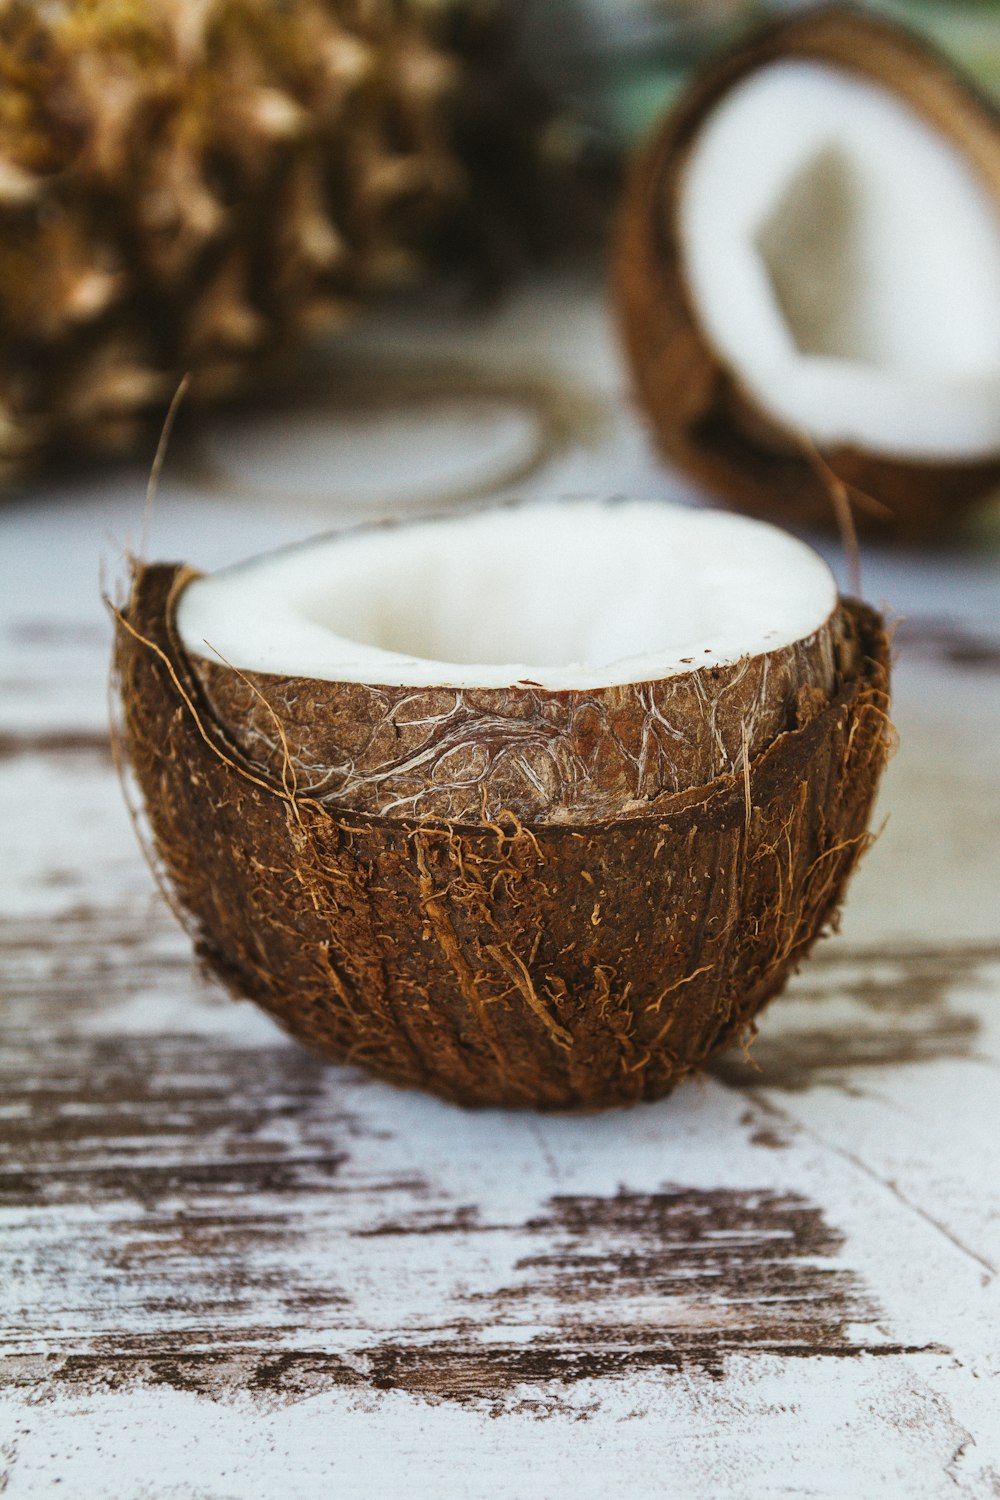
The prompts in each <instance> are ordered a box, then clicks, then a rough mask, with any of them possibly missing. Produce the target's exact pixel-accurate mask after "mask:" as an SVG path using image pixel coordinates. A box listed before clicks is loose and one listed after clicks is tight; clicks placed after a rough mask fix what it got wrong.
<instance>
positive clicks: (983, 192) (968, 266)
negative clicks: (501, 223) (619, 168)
mask: <svg viewBox="0 0 1000 1500" xmlns="http://www.w3.org/2000/svg"><path fill="white" fill-rule="evenodd" d="M617 289H618V302H619V308H620V312H621V320H622V327H623V332H624V339H625V344H626V348H627V350H628V353H629V356H630V359H631V364H632V368H633V372H634V377H635V381H636V385H637V388H638V392H639V395H640V397H641V399H642V401H643V403H644V405H645V408H646V410H647V412H648V414H649V416H650V418H651V421H652V425H653V428H654V431H655V433H656V435H657V436H658V438H659V440H660V443H661V445H662V447H663V448H664V450H665V452H666V453H667V454H668V456H669V457H670V458H672V459H673V460H675V461H677V462H679V463H680V464H681V465H682V466H683V467H685V468H686V469H688V470H689V471H690V472H691V473H692V474H693V475H694V476H695V477H696V478H698V479H699V480H701V481H702V482H703V483H705V484H707V485H708V486H709V487H710V488H712V489H714V490H715V491H717V492H718V493H719V494H721V495H723V496H725V497H726V498H728V499H729V500H731V501H733V502H735V503H737V504H739V505H740V506H741V507H744V508H746V509H748V510H751V511H753V512H756V513H759V514H763V515H769V516H773V517H775V518H778V519H782V520H785V521H793V522H800V523H813V522H817V521H819V522H826V523H827V524H830V523H831V522H832V521H833V519H834V514H835V512H834V508H833V505H832V503H831V499H830V495H829V482H828V480H827V481H824V476H823V473H822V469H823V465H822V464H820V463H818V462H817V461H816V455H817V453H818V454H821V455H822V457H823V459H824V460H825V462H826V464H827V465H828V466H829V468H830V469H832V471H833V472H834V474H836V475H837V476H839V477H840V478H841V479H843V480H844V481H845V482H846V483H847V484H848V485H849V486H851V487H853V488H854V489H856V490H858V491H860V492H861V496H860V497H859V504H860V508H859V512H858V514H859V519H860V520H861V522H862V523H863V524H869V525H872V526H881V527H883V528H891V529H893V530H895V531H896V532H897V533H898V534H900V535H904V536H905V535H910V536H920V535H922V534H927V533H929V532H932V531H934V530H936V529H938V528H939V527H941V526H942V525H945V524H946V523H947V522H949V521H950V520H952V519H953V518H954V514H955V512H956V509H958V508H960V507H961V506H962V505H964V504H967V503H970V502H972V501H974V500H976V499H978V498H980V497H982V496H983V495H984V494H985V493H987V492H988V491H989V490H991V489H992V488H993V487H994V486H995V485H996V484H997V483H998V482H1000V125H998V121H997V118H996V116H995V114H994V113H993V111H992V110H991V109H990V107H989V106H988V105H986V104H985V103H984V102H983V101H981V100H980V99H979V98H978V97H977V96H976V95H975V94H974V93H973V92H972V90H971V88H970V87H969V86H967V85H966V84H965V83H963V82H962V81H961V80H959V79H958V78H956V76H955V75H954V74H953V73H952V72H951V71H949V70H948V69H947V67H946V66H945V65H944V64H943V63H942V62H941V61H940V60H939V59H938V58H937V57H935V56H934V55H933V54H932V53H930V52H929V51H928V50H927V49H926V48H925V47H924V46H923V45H921V44H919V43H917V42H916V41H914V40H913V39H912V38H911V37H910V36H909V35H907V34H906V33H904V32H902V31H900V30H898V29H897V28H895V27H893V26H891V25H889V24H887V23H885V22H882V21H876V20H873V19H872V18H871V17H869V16H865V15H862V14H861V13H859V12H856V11H853V10H850V9H843V8H840V7H836V8H833V9H828V10H822V11H819V12H813V13H810V14H809V15H806V16H804V17H797V18H793V19H791V20H790V21H786V22H784V23H783V24H780V25H778V26H776V27H772V28H770V29H768V30H766V31H764V32H762V33H759V34H758V35H757V36H756V37H754V38H753V39H752V40H751V41H750V42H749V43H748V44H746V45H745V46H744V47H743V48H741V49H740V50H739V51H738V52H736V53H735V54H733V55H731V56H730V57H728V58H726V59H724V60H723V61H721V62H718V63H716V64H715V65H713V66H712V67H711V68H710V70H709V71H708V72H707V73H705V74H704V75H703V76H702V77H701V78H700V79H699V80H698V81H697V82H696V83H695V84H694V85H693V86H692V88H691V90H690V91H689V92H688V94H687V95H686V96H685V98H684V99H683V100H682V102H681V103H680V105H679V106H678V108H677V109H676V111H675V112H674V113H673V114H672V115H671V116H670V118H669V119H668V120H667V121H666V122H665V123H664V125H663V126H662V127H661V128H660V129H659V130H658V131H657V132H656V133H655V134H654V137H653V139H652V141H651V142H650V144H649V146H648V147H647V149H646V150H645V152H644V153H643V154H642V156H641V158H640V159H639V161H638V162H637V165H636V169H635V172H634V175H633V179H632V183H631V187H630V190H629V192H628V193H627V195H626V201H625V204H624V207H623V211H622V218H621V224H620V236H619V256H618V269H617ZM865 497H868V498H869V499H870V500H873V501H874V502H876V503H875V505H874V506H872V505H866V500H865Z"/></svg>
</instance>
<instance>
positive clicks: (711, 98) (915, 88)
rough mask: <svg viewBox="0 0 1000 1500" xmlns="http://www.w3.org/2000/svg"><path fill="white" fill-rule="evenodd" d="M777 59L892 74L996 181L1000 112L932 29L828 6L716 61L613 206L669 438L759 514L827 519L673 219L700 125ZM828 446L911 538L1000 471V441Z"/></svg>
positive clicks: (734, 499) (624, 325) (672, 454)
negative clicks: (952, 447) (968, 445)
mask: <svg viewBox="0 0 1000 1500" xmlns="http://www.w3.org/2000/svg"><path fill="white" fill-rule="evenodd" d="M783 59H798V60H808V61H813V62H819V63H826V64H830V65H832V66H835V67H840V68H843V69H845V70H847V71H849V72H851V73H853V74H855V75H857V76H858V77H861V78H863V79H867V80H868V81H870V82H872V83H876V84H881V85H882V86H884V87H886V88H888V89H890V90H891V91H892V92H893V93H894V94H896V96H897V97H898V98H899V99H900V100H901V101H902V102H903V103H905V104H908V105H910V106H911V107H912V108H913V109H915V110H916V111H917V112H918V113H919V114H921V115H922V116H923V117H924V119H926V120H927V121H928V122H929V123H930V124H932V125H934V126H936V127H937V128H938V129H939V130H941V131H942V133H944V134H945V135H947V136H948V137H949V138H950V139H951V140H953V141H955V142H956V143H957V144H958V145H959V146H960V147H961V149H962V151H963V152H964V153H965V155H966V156H967V158H968V161H969V164H970V166H971V167H972V168H973V169H974V170H975V171H976V172H977V173H978V174H979V176H980V178H981V179H982V181H983V182H984V184H985V185H986V187H987V188H988V190H989V191H990V193H991V194H993V195H994V196H1000V118H998V115H997V112H996V111H995V110H994V109H993V107H992V106H991V105H990V104H989V103H988V102H987V101H986V100H985V99H984V98H982V97H981V96H980V95H979V94H978V93H977V92H976V91H975V89H974V88H973V86H972V85H971V84H970V83H968V82H967V81H966V80H965V79H963V78H961V77H959V76H958V75H957V74H956V73H955V72H954V71H953V70H952V69H951V68H950V67H949V65H948V64H947V63H946V62H945V61H944V60H943V59H942V58H941V57H940V56H939V55H938V54H937V53H935V52H934V51H933V50H932V49H930V48H929V47H928V46H927V45H926V44H925V43H924V42H922V41H918V40H917V39H916V38H915V37H913V36H911V35H910V34H909V33H908V32H906V31H904V30H901V29H900V28H899V27H897V26H895V25H893V24H891V23H890V22H887V21H883V20H878V19H876V18H875V17H873V16H871V15H867V14H865V13H863V12H861V11H859V10H855V9H853V8H851V7H849V6H833V7H830V8H827V9H822V10H819V11H812V12H808V13H806V14H805V15H799V16H793V17H791V18H790V19H788V20H785V21H782V22H779V23H778V24H776V25H771V26H768V27H766V28H765V29H763V30H761V31H759V32H758V33H756V34H755V35H754V36H753V37H751V39H750V40H749V41H747V42H746V43H745V44H744V45H742V46H741V47H739V48H737V49H736V50H735V51H733V52H731V53H730V54H729V55H728V56H726V57H723V58H722V59H720V60H718V61H715V62H714V63H713V64H711V65H710V66H709V68H708V69H707V70H706V71H705V72H703V73H702V74H701V75H700V76H699V77H698V78H697V79H696V80H695V82H694V83H693V84H692V85H691V87H690V88H689V89H688V91H687V92H686V93H685V95H684V97H683V99H682V100H681V102H680V103H679V104H678V105H677V107H676V108H675V109H674V110H673V112H672V113H671V114H670V115H669V116H668V117H667V119H666V120H665V121H664V122H663V123H662V125H661V126H660V127H659V128H658V129H656V130H655V131H654V132H653V135H652V137H651V139H650V140H649V142H648V144H647V145H646V146H645V147H644V149H643V150H642V151H641V152H640V154H639V155H638V157H637V158H636V161H635V164H634V167H633V169H632V172H631V174H630V180H629V183H628V186H627V189H626V192H625V195H624V199H623V203H622V207H621V211H620V215H619V222H618V233H617V252H616V257H615V269H614V289H615V299H616V303H617V308H618V314H619V322H620V327H621V333H622V338H623V341H624V345H625V349H626V351H627V354H628V358H629V361H630V365H631V370H632V375H633V379H634V382H635V387H636V391H637V394H638V397H639V399H640V401H641V403H642V405H643V407H644V410H645V412H646V415H647V417H648V419H649V421H650V424H651V427H652V431H653V434H654V436H655V438H656V440H657V442H658V444H659V446H660V448H661V449H662V451H663V453H664V455H665V456H666V457H667V458H668V459H670V460H671V461H672V462H673V463H676V464H677V465H679V467H681V468H682V469H684V470H686V471H687V472H688V473H689V474H690V475H691V476H692V477H693V478H694V479H695V480H697V481H698V482H699V483H700V484H703V485H704V486H705V487H706V488H707V489H708V490H710V491H712V492H714V493H715V494H717V495H719V496H720V497H722V498H724V499H725V500H726V501H727V502H728V503H729V504H731V505H733V506H736V507H738V508H739V509H741V510H744V511H747V512H748V513H750V514H751V515H756V516H764V517H767V518H768V519H771V520H774V521H778V522H781V523H783V524H785V525H790V526H795V527H802V526H814V525H819V526H826V527H832V526H834V525H835V524H836V517H835V514H834V510H833V507H832V505H831V500H830V489H829V484H828V482H827V479H826V476H824V475H823V473H822V472H821V471H820V470H819V469H818V468H817V465H816V464H815V461H814V453H813V452H811V451H810V449H811V445H810V444H809V442H808V440H804V439H803V436H802V435H801V434H799V433H797V432H796V431H794V430H792V429H790V428H788V427H786V426H784V425H783V424H782V423H781V422H779V421H777V420H776V419H775V418H774V417H773V416H772V415H771V414H769V413H768V412H767V411H766V410H765V409H764V408H763V407H762V406H761V405H760V403H759V402H758V401H757V400H756V399H755V398H754V396H752V395H751V394H750V393H749V392H748V391H747V390H746V389H744V388H743V386H742V385H741V383H740V381H739V380H738V378H737V377H736V376H735V375H734V374H733V373H732V372H731V371H730V370H729V369H727V368H726V366H725V365H724V364H723V362H722V360H721V359H720V356H719V355H718V354H717V352H716V351H715V349H714V348H713V347H712V345H711V344H710V343H709V341H708V338H707V336H706V334H705V332H704V329H703V328H702V326H701V323H700V322H699V319H698V316H697V310H696V307H695V303H694V299H693V297H692V294H691V292H690V289H689V287H688V286H687V284H686V280H685V274H684V266H683V257H682V253H681V246H680V239H679V234H678V208H677V206H678V201H679V192H680V186H681V182H682V178H683V174H684V171H685V167H686V164H687V161H688V158H689V155H690V152H691V148H692V145H693V142H694V140H695V138H696V136H697V135H698V132H699V130H700V128H701V126H702V125H703V124H704V123H705V121H706V120H707V118H708V116H709V114H710V113H711V111H712V110H713V109H714V107H715V106H716V105H717V104H718V103H719V101H720V100H721V99H722V97H723V96H724V95H725V94H726V93H727V92H728V91H729V90H730V89H731V88H732V87H733V86H734V85H736V84H737V83H739V82H741V81H742V80H743V79H744V78H746V77H747V76H748V75H749V74H750V73H753V72H755V71H756V70H757V69H758V68H762V67H765V66H767V65H768V64H769V63H773V62H777V61H780V60H783ZM822 456H823V459H824V461H825V463H826V464H827V465H828V466H829V468H830V469H831V470H832V471H833V472H834V474H836V475H837V476H838V478H839V479H840V480H841V481H843V483H844V484H845V485H846V486H847V488H848V490H849V492H850V493H851V497H852V499H853V500H854V501H855V503H856V520H857V524H858V526H859V528H860V529H862V530H864V531H866V532H868V533H871V534H880V535H883V536H895V537H897V538H899V539H901V540H907V541H920V540H923V539H925V538H927V537H930V536H933V535H934V534H935V533H938V532H940V531H941V530H943V529H944V528H946V527H947V526H949V525H952V524H954V522H955V520H956V518H957V517H958V516H959V515H960V514H961V512H962V511H963V510H965V509H967V508H968V507H970V506H971V505H973V504H974V503H975V502H977V501H979V500H982V499H983V498H984V497H985V496H987V495H988V494H989V493H990V492H991V491H992V490H994V489H995V488H996V487H997V486H998V485H1000V455H997V456H996V457H991V458H989V459H987V460H977V461H975V462H960V461H956V460H947V461H940V462H938V461H931V462H926V461H918V460H910V459H907V458H905V457H899V458H896V457H887V456H880V455H877V454H872V453H869V452H866V451H864V450H863V449H860V448H857V447H851V446H836V447H831V448H827V449H825V450H824V452H823V455H822Z"/></svg>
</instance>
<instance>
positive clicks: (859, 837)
mask: <svg viewBox="0 0 1000 1500" xmlns="http://www.w3.org/2000/svg"><path fill="white" fill-rule="evenodd" d="M117 667H118V673H119V677H120V681H121V691H122V703H123V731H124V741H125V745H126V747H127V750H128V754H129V758H130V761H131V765H132V767H133V769H134V772H135V775H136V777H137V779H138V783H139V786H140V788H141V791H142V794H143V797H144V799H145V805H146V812H147V815H148V821H149V825H150V828H151V831H152V838H153V843H154V846H155V851H156V855H157V858H158V862H159V864H160V865H161V866H162V870H163V873H164V875H165V876H166V879H167V880H168V882H169V884H170V885H171V886H172V887H173V890H174V893H175V894H176V897H177V901H178V903H179V906H180V908H182V909H183V911H184V912H185V913H186V914H187V917H188V918H189V919H190V922H191V925H192V930H193V934H194V937H195V941H196V944H197V948H198V951H199V953H200V954H201V955H202V957H203V958H204V959H205V961H206V962H207V963H208V965H209V966H210V967H211V968H212V969H213V970H214V971H215V972H216V973H217V974H219V975H220V976H221V977H222V978H223V979H224V980H225V981H226V982H227V983H228V984H229V985H230V986H231V988H233V989H234V990H235V991H237V992H238V993H240V994H244V995H249V996H251V997H252V998H254V999H256V1000H258V1001H259V1002H260V1003H261V1004H262V1005H264V1006H265V1007H266V1008H267V1009H268V1010H270V1011H271V1012H272V1013H273V1014H274V1015H276V1016H277V1017H278V1019H279V1020H280V1021H282V1022H283V1024H285V1025H286V1026H287V1027H288V1029H289V1030H291V1031H292V1032H293V1033H294V1034H295V1035H297V1036H299V1037H300V1038H302V1039H303V1040H304V1041H306V1042H308V1043H310V1044H311V1045H313V1046H316V1047H318V1048H319V1049H320V1050H321V1051H323V1052H324V1053H326V1054H327V1055H328V1056H331V1057H333V1058H335V1059H338V1060H354V1061H359V1062H363V1063H365V1064H366V1065H367V1066H369V1067H371V1068H373V1069H374V1070H375V1071H377V1072H379V1073H381V1074H382V1075H383V1076H386V1077H388V1078H391V1079H393V1080H395V1081H397V1082H401V1083H409V1084H416V1085H419V1086H421V1087H425V1088H428V1089H431V1090H433V1091H434V1092H436V1093H439V1094H442V1095H445V1096H446V1097H449V1098H453V1099H457V1100H460V1101H462V1102H465V1103H478V1104H506V1105H518V1104H531V1105H535V1106H538V1107H544V1108H591V1107H597V1106H602V1105H607V1104H613V1103H622V1102H628V1101H630V1100H634V1099H638V1098H653V1097H656V1096H658V1095H660V1094H662V1093H664V1092H666V1091H667V1089H669V1088H670V1086H671V1085H672V1084H673V1082H674V1081H675V1080H676V1079H677V1078H678V1077H681V1076H683V1075H684V1074H685V1073H687V1072H689V1071H691V1070H692V1069H693V1068H697V1067H699V1066H701V1065H702V1064H703V1063H704V1062H705V1060H706V1059H707V1058H708V1057H709V1056H710V1055H711V1053H712V1052H713V1051H714V1050H716V1048H717V1047H719V1046H722V1045H724V1044H725V1043H726V1042H729V1041H731V1040H733V1039H735V1038H736V1037H738V1036H739V1035H741V1034H742V1033H743V1032H744V1031H745V1030H746V1028H747V1026H748V1025H749V1024H750V1022H751V1020H752V1018H753V1016H754V1014H755V1013H756V1011H757V1010H758V1009H759V1008H760V1006H761V1005H762V1004H763V1003H764V1002H765V1000H767V999H768V998H769V997H770V996H771V995H772V994H773V993H774V992H775V991H776V990H777V989H778V988H780V986H781V984H782V983H783V982H784V980H785V978H786V976H787V974H788V972H789V971H790V969H791V968H792V967H793V966H794V965H795V964H796V963H797V962H798V960H799V959H800V958H801V957H802V956H803V954H804V953H805V952H806V950H807V949H808V947H809V946H810V944H811V943H812V941H813V940H814V938H815V937H816V936H817V934H818V933H819V931H820V930H821V928H822V926H823V925H824V923H825V922H826V921H827V920H828V919H829V918H830V916H831V914H832V913H833V911H834V910H835V908H836V905H837V902H838V900H839V898H840V895H841V892H842V888H843V885H844V881H845V880H846V877H847V875H848V873H849V871H850V870H851V868H852V867H853V865H854V863H855V861H856V859H857V857H858V855H859V854H860V852H861V850H862V849H863V848H864V846H865V844H866V841H867V833H866V828H867V820H868V815H869V811H870V807H871V802H872V798H873V796H874V791H875V786H876V783H877V780H878V776H879V773H880V771H881V768H882V764H883V762H884V759H885V754H886V746H887V719H886V709H887V685H888V678H887V647H886V641H885V637H884V634H883V632H882V629H881V626H880V623H879V621H878V620H877V618H876V617H875V616H874V615H872V614H871V613H870V612H868V611H866V610H865V609H864V608H863V607H861V606H859V605H853V604H850V603H844V602H842V601H840V600H838V598H837V596H836V591H835V588H834V585H833V582H832V579H831V577H830V574H829V572H828V570H827V569H826V567H825V565H824V564H823V563H822V562H821V560H820V559H819V558H818V557H816V556H815V555H814V554H813V553H812V552H811V551H810V550H809V549H808V548H806V547H804V546H803V545H802V544H801V543H799V542H796V541H795V540H794V539H792V538H790V537H788V536H787V535H785V534H784V533H781V532H779V531H776V530H775V529H773V528H771V527H768V526H765V525H763V524H761V523H758V522H753V521H748V520H746V519H743V518H740V517H733V516H726V515H721V514H706V513H702V512H692V511H685V510H682V509H677V508H670V507H665V506H659V505H655V504H652V503H646V502H617V503H608V504H599V503H596V502H585V501H584V502H564V503H562V504H558V505H535V506H524V507H514V508H506V509H501V510H496V511H492V512H486V513H481V514H476V515H466V516H462V517H451V518H446V519H439V520H432V521H425V522H419V523H411V524H409V525H400V526H384V527H372V528H367V529H361V530H358V531H354V532H346V533H342V534H340V535H338V536H330V537H323V538H319V539H318V540H316V541H313V542H310V543H308V544H305V545H302V546H299V547H296V548H293V549H289V550H287V551H285V552H280V553H275V554H271V555H270V556H267V557H264V558H259V559H255V560H254V561H252V562H249V563H246V564H243V565H242V566H240V567H235V568H231V569H227V570H224V571H223V572H220V573H217V574H215V575H212V576H210V577H198V576H197V575H195V574H193V573H192V572H191V570H190V569H187V568H183V567H177V566H172V565H162V566H153V567H139V568H138V569H137V570H136V573H135V577H134V580H133V588H132V594H131V598H130V601H129V604H128V606H127V608H126V610H125V611H123V612H122V613H121V614H120V615H119V619H118V632H117Z"/></svg>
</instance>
